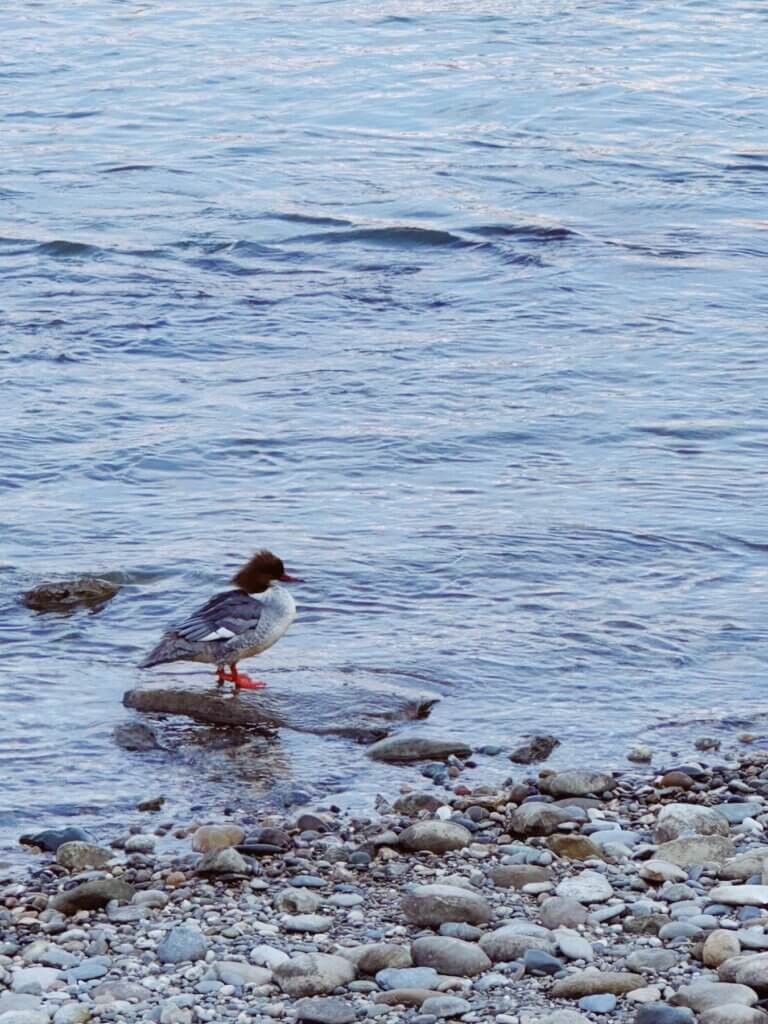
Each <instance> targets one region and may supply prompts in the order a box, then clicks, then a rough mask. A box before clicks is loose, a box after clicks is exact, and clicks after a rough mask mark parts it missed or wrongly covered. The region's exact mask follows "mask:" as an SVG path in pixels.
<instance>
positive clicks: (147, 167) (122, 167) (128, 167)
mask: <svg viewBox="0 0 768 1024" xmlns="http://www.w3.org/2000/svg"><path fill="white" fill-rule="evenodd" d="M154 170H155V165H154V164H119V165H118V166H117V167H103V168H102V169H101V171H100V173H101V174H120V173H122V172H123V171H154Z"/></svg>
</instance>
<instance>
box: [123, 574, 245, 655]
mask: <svg viewBox="0 0 768 1024" xmlns="http://www.w3.org/2000/svg"><path fill="white" fill-rule="evenodd" d="M263 611H264V605H263V603H262V602H261V601H260V600H258V598H255V597H251V595H250V594H246V593H245V592H244V591H242V590H225V591H224V592H223V593H221V594H216V596H215V597H212V598H211V600H210V601H208V603H207V604H204V605H203V607H202V608H198V609H197V611H196V612H193V613H192V614H191V615H190V616H189V618H188V619H184V621H183V622H180V623H179V625H178V626H173V627H171V629H169V630H168V631H167V632H166V633H165V634H164V635H163V638H162V640H161V641H160V643H159V644H158V645H157V647H155V648H154V649H153V650H152V651H150V653H149V654H148V655H147V657H146V658H145V659H144V661H142V662H141V667H142V668H150V667H151V666H152V665H161V664H163V663H164V662H169V661H178V660H179V659H182V660H183V659H191V660H192V661H201V660H202V661H215V660H216V659H217V658H218V657H219V656H220V655H222V654H223V653H224V651H225V649H226V646H227V644H228V643H229V641H230V640H232V639H233V638H235V637H238V636H241V635H242V634H243V633H248V632H249V631H250V630H253V629H255V628H256V626H257V624H258V622H259V619H260V618H261V615H262V612H263Z"/></svg>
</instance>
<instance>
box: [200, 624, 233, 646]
mask: <svg viewBox="0 0 768 1024" xmlns="http://www.w3.org/2000/svg"><path fill="white" fill-rule="evenodd" d="M233 636H235V634H234V633H233V632H232V630H231V629H227V627H226V626H219V628H218V629H214V631H213V632H212V633H209V634H208V636H204V637H203V639H202V642H203V643H207V642H208V641H210V640H231V639H232V637H233Z"/></svg>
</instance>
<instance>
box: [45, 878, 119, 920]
mask: <svg viewBox="0 0 768 1024" xmlns="http://www.w3.org/2000/svg"><path fill="white" fill-rule="evenodd" d="M134 892H135V890H134V888H133V887H132V886H130V885H128V883H127V882H123V881H122V880H121V879H120V878H97V879H95V880H94V881H92V882H82V883H81V884H80V885H76V886H75V887H74V888H72V889H65V890H64V891H63V892H60V893H57V895H56V896H53V897H52V898H51V900H50V901H49V907H50V908H51V909H52V910H58V911H59V912H60V913H62V914H65V915H67V916H69V915H71V914H76V913H77V911H78V910H98V909H99V907H104V906H106V905H107V903H109V901H110V900H118V901H120V902H121V903H129V902H130V901H131V899H132V898H133V895H134Z"/></svg>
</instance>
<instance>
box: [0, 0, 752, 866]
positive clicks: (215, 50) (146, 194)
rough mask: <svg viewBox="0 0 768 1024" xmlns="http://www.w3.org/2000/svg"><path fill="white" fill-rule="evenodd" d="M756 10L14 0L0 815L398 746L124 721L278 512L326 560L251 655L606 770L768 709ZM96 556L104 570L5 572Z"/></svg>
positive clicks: (241, 779) (227, 796) (280, 672)
mask: <svg viewBox="0 0 768 1024" xmlns="http://www.w3.org/2000/svg"><path fill="white" fill-rule="evenodd" d="M767 21H768V15H767V14H766V11H765V10H764V9H763V8H762V6H761V5H759V4H755V3H752V2H749V3H747V2H726V3H724V4H721V5H718V9H717V10H714V9H713V5H711V4H709V3H706V2H703V0H702V2H687V3H686V2H683V3H680V2H676V3H674V4H671V3H658V2H656V0H654V2H631V3H628V2H626V0H622V2H615V3H608V2H598V3H589V4H586V3H579V2H576V0H544V2H542V0H535V2H533V0H523V2H520V3H517V4H515V5H512V7H510V5H508V4H502V3H499V2H498V0H473V3H471V4H469V3H463V2H461V0H451V2H442V3H441V2H439V0H438V2H431V3H429V4H426V3H421V2H419V0H414V2H411V3H409V4H402V3H399V2H396V0H384V2H382V3H380V4H377V5H376V8H375V10H374V9H373V8H372V7H370V6H369V5H358V4H354V3H350V2H348V0H334V2H319V0H310V2H306V0H305V2H302V3H281V4H269V3H267V4H264V3H258V4H257V3H254V2H252V0H240V2H239V3H237V4H232V3H227V2H221V3H217V4H204V5H196V4H184V3H178V2H173V0H169V2H167V3H164V4H162V5H160V6H156V5H149V4H147V3H142V2H134V0H121V2H108V0H79V2H76V3H73V4H67V5H64V6H63V7H62V5H61V4H54V3H52V2H50V0H39V2H35V3H33V2H31V0H27V2H22V3H21V4H20V5H16V6H15V7H14V8H13V10H11V9H10V8H9V9H7V10H6V11H2V12H0V29H1V30H2V37H3V40H4V44H5V45H4V47H3V50H4V55H3V63H2V64H0V115H1V116H2V129H3V145H2V149H1V150H0V161H1V164H0V166H2V172H3V173H2V180H1V181H0V212H1V214H2V216H1V219H0V225H1V227H0V236H2V237H0V268H1V271H0V272H1V273H2V294H3V301H2V304H1V305H2V311H1V312H0V315H1V316H2V319H3V330H2V333H1V334H0V354H1V355H2V359H3V363H4V375H3V376H4V382H3V398H4V401H3V412H4V415H3V419H2V437H1V438H0V441H1V443H2V453H3V454H2V459H1V460H0V486H1V487H2V505H1V506H0V507H1V508H2V519H3V523H4V525H3V534H2V536H3V545H2V562H0V587H1V588H2V589H1V594H0V600H1V601H2V615H1V616H0V628H2V631H3V639H4V658H3V668H4V672H3V678H2V682H0V730H2V737H1V744H0V770H1V771H2V775H3V790H2V797H0V849H2V850H8V849H10V848H11V847H12V846H13V844H14V843H15V840H16V837H17V836H18V834H19V833H20V832H22V831H30V830H32V829H34V828H36V827H38V826H39V827H43V826H45V825H49V824H52V823H55V822H61V821H64V820H72V821H77V822H78V823H81V824H90V825H93V826H94V827H96V828H97V830H98V829H101V830H102V831H103V833H104V834H105V835H109V834H110V830H111V829H113V828H114V827H115V824H116V823H117V822H122V823H124V822H126V821H127V820H129V818H130V809H131V808H132V807H133V805H134V804H135V802H136V800H137V799H139V798H141V797H142V796H145V795H147V793H151V794H154V793H155V792H160V791H162V792H164V793H166V795H167V796H168V798H169V808H170V812H169V813H170V814H171V816H173V814H178V815H189V814H190V813H199V814H200V815H203V816H204V815H205V814H206V812H207V811H209V810H210V809H214V810H215V811H218V810H219V809H220V808H221V807H222V805H223V802H224V801H226V800H230V801H234V800H237V801H240V806H242V801H243V800H252V801H257V800H258V799H265V798H268V797H269V795H270V793H272V792H273V791H272V787H273V786H274V785H275V784H277V785H278V791H277V793H276V794H274V795H275V798H277V797H278V796H279V795H280V793H283V792H285V791H286V787H288V790H290V787H291V786H295V787H298V788H299V789H302V790H305V791H311V792H315V791H316V792H330V791H337V792H339V791H340V795H339V797H338V798H339V799H340V800H341V799H343V798H344V797H343V791H345V790H347V791H349V790H351V791H352V792H354V793H356V794H362V796H363V797H365V796H366V794H369V795H370V794H372V793H373V792H375V791H376V789H377V788H382V789H387V788H389V791H391V790H392V789H393V788H394V787H395V785H396V783H397V781H399V780H400V779H406V778H407V779H413V778H417V777H418V776H417V774H416V773H415V772H414V771H412V770H408V771H404V770H402V769H387V770H386V771H385V770H383V769H381V768H377V769H376V771H375V772H372V771H371V770H370V769H369V768H368V767H367V766H366V762H365V759H364V758H363V756H362V753H361V749H360V748H359V747H355V746H354V745H352V744H351V743H350V742H349V741H347V740H339V739H329V738H324V739H315V738H312V737H308V736H306V735H300V734H295V733H285V734H284V735H283V736H282V737H281V738H280V740H279V741H278V743H277V744H276V746H275V747H274V748H273V752H272V754H271V755H270V756H269V757H267V756H262V755H258V756H257V755H255V754H254V755H253V756H250V757H249V758H246V760H248V766H247V768H244V765H243V757H241V756H238V755H235V754H233V753H232V752H231V751H230V752H229V753H228V752H227V751H223V752H222V751H218V750H217V751H213V752H211V753H210V755H206V756H196V757H187V756H186V755H185V756H170V755H167V754H162V753H158V754H135V753H133V754H131V753H128V752H125V751H122V750H120V749H118V748H116V747H115V745H114V743H113V741H112V738H111V732H112V729H113V727H114V726H115V725H116V724H117V723H119V722H123V721H127V720H129V719H130V712H128V711H126V710H125V709H124V708H123V707H122V706H121V703H120V701H121V696H122V694H123V692H124V691H125V690H126V689H128V688H129V687H131V686H134V685H136V684H137V683H138V682H139V681H140V678H141V676H142V673H140V672H139V670H138V669H137V668H136V661H137V660H138V658H139V657H140V655H141V654H142V653H143V651H144V650H145V649H147V648H148V647H149V646H151V645H152V643H153V642H154V641H155V640H156V638H157V635H158V634H159V632H160V631H161V630H162V628H163V627H164V625H165V624H166V622H167V621H168V620H169V619H173V617H174V616H176V615H178V614H180V613H184V612H186V611H189V610H191V608H193V607H194V606H195V604H196V603H199V602H200V601H202V600H204V599H205V598H206V597H207V596H208V595H209V593H210V592H211V591H212V590H215V589H217V588H219V587H221V586H222V584H223V583H224V581H225V579H226V577H227V575H228V574H229V573H230V572H231V571H232V570H233V569H234V568H235V567H236V566H237V565H238V562H239V560H241V559H242V558H243V556H246V555H248V554H249V553H250V552H251V550H252V549H254V548H255V547H258V546H261V545H264V544H266V545H269V546H270V547H272V548H274V549H275V550H276V551H277V552H278V553H279V554H281V555H282V556H283V557H284V559H285V560H286V563H287V565H288V566H289V570H293V571H295V572H296V573H297V574H300V575H302V576H303V577H305V578H306V580H307V582H306V583H305V584H304V585H302V586H300V587H298V588H297V589H296V596H297V599H298V601H299V604H300V607H301V611H300V615H299V618H298V620H297V622H296V624H295V625H294V626H293V628H292V630H291V632H290V633H289V634H288V636H287V637H286V638H285V639H284V640H283V641H282V642H281V643H280V644H279V646H277V647H276V648H274V649H273V650H272V651H270V652H269V653H268V654H266V655H264V657H263V659H262V662H261V664H260V665H259V671H260V674H261V675H263V676H265V677H266V678H267V679H268V680H269V682H270V684H271V685H272V686H273V687H275V688H276V689H279V690H283V689H290V688H295V690H296V699H297V700H300V699H301V693H302V692H306V691H307V689H310V688H311V689H316V688H324V689H332V688H335V687H338V686H339V685H340V684H341V683H343V682H344V681H349V680H352V681H355V682H361V683H364V684H366V685H371V684H375V683H376V682H377V680H381V682H382V684H384V683H386V684H387V685H389V684H397V685H400V686H404V687H413V688H414V689H418V690H419V691H422V690H428V691H430V692H433V693H435V694H437V695H439V696H440V697H442V700H441V702H440V704H439V705H438V707H437V708H436V710H435V711H434V712H433V714H432V717H431V720H430V723H429V725H428V726H426V727H425V728H427V729H428V730H429V729H432V730H434V731H436V732H441V733H444V732H454V733H457V734H461V735H463V736H466V738H467V739H468V740H470V741H471V742H473V743H478V742H485V743H492V742H499V743H504V744H507V745H508V744H509V743H510V742H511V741H513V740H514V739H516V738H517V737H518V736H519V735H520V734H522V733H525V732H528V731H533V730H541V729H547V730H548V731H552V732H555V733H556V734H557V735H558V736H559V737H560V738H561V739H562V740H563V745H562V747H561V749H560V751H559V752H558V757H559V758H560V759H561V760H562V761H568V760H571V761H573V760H583V759H584V758H585V757H586V756H588V757H589V759H590V761H591V762H593V763H597V762H601V763H603V764H606V765H615V764H622V763H623V758H624V754H625V752H626V750H627V748H628V747H629V746H630V745H631V743H632V742H633V741H634V740H635V739H638V738H641V739H647V738H649V737H650V738H651V739H652V742H653V743H654V745H658V746H663V744H664V742H665V740H664V739H663V737H664V736H665V735H667V733H665V731H664V730H663V729H658V728H657V727H658V726H661V725H663V724H664V723H667V722H670V721H677V722H680V723H681V728H683V730H684V728H685V726H686V725H687V724H689V723H694V722H695V721H696V720H701V721H704V722H711V723H715V724H717V723H718V722H719V721H720V719H721V718H723V717H725V718H727V720H728V721H729V722H731V721H732V722H733V723H735V724H734V728H739V727H741V726H743V724H744V723H747V725H748V724H749V722H751V721H752V720H753V718H754V716H755V715H759V713H760V712H764V711H766V709H768V700H766V698H765V696H764V690H763V683H764V679H765V675H766V644H765V640H766V625H765V623H766V614H765V599H764V594H765V580H766V570H767V568H768V535H767V534H766V528H765V517H764V514H762V513H763V512H764V508H765V504H766V470H765V459H766V453H767V452H768V436H767V431H768V419H767V418H766V398H765V396H766V389H765V386H766V369H765V365H766V364H765V355H764V352H765V324H766V316H765V314H766V310H767V309H768V302H766V299H768V295H767V294H766V293H767V292H768V289H766V285H765V280H766V278H765V257H766V255H768V234H767V231H768V220H766V212H765V211H766V199H765V197H766V185H768V177H767V175H768V148H767V147H766V142H765V140H766V138H767V137H768V135H767V134H766V129H767V128H768V124H767V123H766V122H768V113H767V112H768V104H767V103H766V89H767V88H768V74H767V73H766V65H765V59H764V49H765V48H764V45H763V40H764V38H765V31H766V22H767ZM83 571H88V572H98V573H103V574H107V575H109V576H110V577H112V578H115V579H119V580H122V581H123V582H124V584H125V586H124V588H123V590H122V591H121V592H120V594H119V595H118V596H117V598H116V599H115V600H114V601H113V602H112V603H110V604H109V605H107V606H106V607H105V608H104V609H103V610H102V611H100V612H98V613H95V614H94V613H91V612H87V611H81V612H77V613H75V614H73V615H70V616H60V615H37V614H34V613H32V612H30V611H28V610H27V609H25V608H22V607H20V606H19V604H18V595H19V593H20V592H21V591H22V590H24V589H25V588H26V587H27V586H30V585H32V584H34V583H36V582H38V581H39V580H40V579H41V578H44V577H48V576H51V575H57V574H61V575H67V574H73V573H79V572H83ZM182 671H190V672H191V673H192V676H193V677H194V679H195V680H201V683H200V685H203V683H202V680H204V679H205V678H206V677H205V674H204V670H200V669H199V668H197V667H194V666H192V667H190V668H189V669H185V668H182ZM201 671H202V675H201ZM740 723H741V726H740ZM691 728H693V725H692V724H691ZM720 728H723V727H722V726H721V727H720ZM673 732H674V730H673ZM492 763H493V765H494V767H493V769H490V768H489V770H492V771H494V772H496V773H502V774H503V773H504V772H505V766H504V764H503V763H501V761H500V760H499V759H496V761H494V762H492ZM489 764H490V762H489ZM507 767H508V762H507ZM347 799H353V798H352V797H347Z"/></svg>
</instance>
